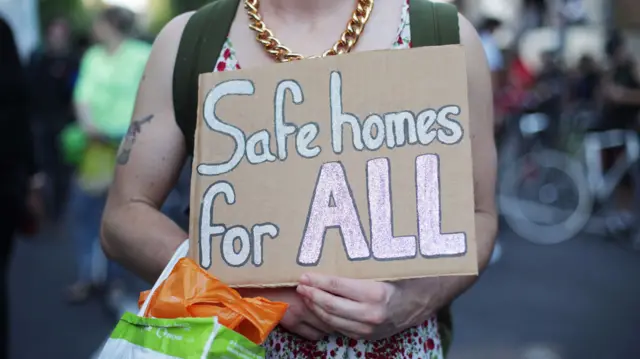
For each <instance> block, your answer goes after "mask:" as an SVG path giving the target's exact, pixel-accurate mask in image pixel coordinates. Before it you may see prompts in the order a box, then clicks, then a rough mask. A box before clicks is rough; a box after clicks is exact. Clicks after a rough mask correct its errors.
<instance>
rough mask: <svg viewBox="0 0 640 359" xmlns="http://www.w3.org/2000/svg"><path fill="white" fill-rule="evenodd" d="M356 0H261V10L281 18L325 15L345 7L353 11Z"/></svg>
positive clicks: (342, 9)
mask: <svg viewBox="0 0 640 359" xmlns="http://www.w3.org/2000/svg"><path fill="white" fill-rule="evenodd" d="M355 6H356V1H354V0H352V1H345V0H261V1H260V9H259V10H260V12H261V13H268V14H269V15H271V16H269V17H274V16H277V17H278V18H280V19H284V20H286V19H290V18H292V19H295V18H298V19H299V18H309V17H315V18H317V17H318V16H324V15H328V14H335V13H336V12H338V13H339V12H342V11H344V9H349V11H353V9H355Z"/></svg>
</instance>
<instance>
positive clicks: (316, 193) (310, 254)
mask: <svg viewBox="0 0 640 359" xmlns="http://www.w3.org/2000/svg"><path fill="white" fill-rule="evenodd" d="M342 72H343V71H338V70H333V71H330V72H328V73H327V74H328V77H329V81H328V82H329V84H328V85H329V86H328V87H329V91H328V96H327V95H325V96H324V101H325V106H327V107H328V112H329V113H328V114H329V116H328V118H327V119H320V118H318V116H312V115H310V117H311V118H312V119H317V120H316V121H309V122H299V121H293V120H291V119H289V118H288V111H287V108H288V107H290V106H291V105H297V106H305V100H306V98H305V89H303V85H302V84H301V83H300V82H299V81H296V80H292V79H289V80H281V81H279V82H278V83H277V84H276V86H275V88H273V87H272V88H271V91H272V92H271V93H272V95H271V99H272V100H271V106H270V107H271V108H270V109H268V110H269V113H270V115H269V117H270V119H271V120H270V121H268V122H267V121H263V123H264V125H263V126H264V127H260V128H258V129H255V128H254V129H252V130H245V129H243V128H242V126H240V125H238V124H237V123H235V122H234V119H231V118H224V116H218V113H219V112H220V110H219V105H220V103H222V102H223V101H224V100H225V99H227V98H233V97H243V96H244V97H247V96H248V97H250V96H257V95H256V92H257V91H258V89H257V86H256V84H255V83H254V82H253V81H252V80H249V79H231V80H226V81H222V82H219V83H217V84H216V85H215V86H214V87H213V88H211V89H210V90H209V91H208V92H206V96H204V98H203V106H202V108H201V114H202V117H203V119H204V122H203V124H204V125H205V126H200V127H199V131H212V132H213V133H214V134H216V135H217V136H223V137H226V139H227V140H228V141H229V140H230V141H231V143H232V145H231V147H229V148H231V149H232V150H231V151H226V156H224V155H222V156H218V157H217V158H216V160H215V161H202V160H201V161H198V162H197V163H196V165H197V166H196V167H195V168H196V173H197V176H199V177H203V178H218V179H217V180H214V181H213V182H212V183H210V185H208V187H207V188H206V189H204V190H203V193H202V196H201V197H200V199H199V202H200V204H201V211H200V212H201V213H200V216H199V219H198V223H197V230H198V241H197V243H198V253H199V260H200V265H201V266H202V267H203V268H206V269H208V268H210V267H211V266H212V264H213V263H215V262H216V261H217V260H218V259H219V260H221V261H222V262H223V263H224V264H225V265H226V266H228V267H234V268H242V267H246V266H253V267H260V266H262V265H264V264H265V262H266V261H267V259H266V258H267V257H265V250H266V248H267V247H268V246H277V245H280V246H282V245H284V243H278V242H279V238H280V236H281V235H282V234H283V233H284V232H285V231H284V230H285V229H286V228H287V227H288V226H297V227H298V228H299V229H300V230H299V231H298V233H293V232H292V231H288V232H287V233H286V236H287V237H288V238H287V241H286V245H287V246H291V245H295V246H296V247H297V248H296V255H295V258H291V259H289V258H273V259H272V260H277V261H283V260H284V261H288V260H294V262H295V263H296V264H297V265H298V266H302V267H309V266H314V267H315V266H318V265H319V264H320V262H321V258H322V257H323V252H324V251H325V250H326V249H325V247H326V242H327V240H328V239H327V237H328V236H327V234H328V233H329V232H330V231H332V230H333V231H337V232H338V233H339V237H340V239H341V242H342V243H341V244H342V245H341V247H342V248H343V253H344V254H346V257H347V259H348V260H349V261H352V262H353V261H363V260H367V259H373V260H375V261H394V260H396V261H397V260H408V259H415V258H418V257H419V256H421V257H423V258H440V257H452V256H461V255H464V254H466V253H467V250H468V248H467V247H468V240H467V239H468V238H467V236H466V234H465V231H464V230H458V231H454V233H443V230H442V210H441V203H442V200H441V190H440V189H441V183H440V180H441V173H440V166H441V161H442V159H441V156H440V155H439V154H438V153H437V152H434V153H427V152H428V151H426V150H427V149H428V147H426V146H434V145H435V146H441V147H442V146H445V147H446V146H456V145H458V144H459V143H461V141H463V139H464V135H465V132H464V131H465V129H464V128H463V125H462V123H461V121H459V120H458V118H459V116H461V114H462V108H461V106H460V105H458V104H452V105H443V106H439V107H437V108H435V107H429V108H423V109H420V110H418V111H416V110H415V108H414V109H413V111H412V110H406V109H404V108H402V107H399V108H397V109H393V112H383V113H375V112H371V111H370V112H368V113H367V114H366V115H364V116H358V115H356V114H354V113H349V112H347V110H348V108H345V106H344V105H345V102H346V101H345V99H344V96H343V85H344V84H343V75H342ZM312 92H313V91H312ZM325 93H326V92H325ZM262 94H264V91H263V92H262ZM316 101H317V100H316ZM262 117H264V116H262ZM323 137H325V138H326V137H328V139H329V141H328V146H326V145H324V143H327V141H326V139H325V140H324V141H322V138H323ZM407 146H415V147H421V148H422V151H421V152H418V153H417V154H415V155H413V157H412V158H403V161H404V162H407V161H408V160H409V161H411V162H412V163H411V164H412V167H413V168H412V172H411V173H406V172H405V173H395V172H394V176H392V167H393V161H394V158H395V157H394V156H392V155H379V154H378V152H382V151H385V154H393V153H395V151H398V150H399V149H401V148H404V147H407ZM327 147H329V148H327ZM326 151H329V153H327V152H326ZM353 153H360V154H366V153H370V154H369V155H367V159H366V160H365V161H361V165H360V166H358V167H355V166H353V165H352V164H349V165H345V163H343V161H341V159H342V158H341V157H342V156H347V155H352V154H353ZM292 156H293V157H295V158H297V159H302V160H305V161H314V159H315V163H316V166H315V168H316V171H315V172H316V175H315V181H314V183H308V184H307V188H309V193H308V194H307V195H306V201H305V202H306V203H305V205H304V207H305V208H304V212H305V213H306V216H304V222H305V223H297V224H296V223H290V221H286V222H284V223H282V222H279V221H274V220H270V219H269V217H272V216H271V213H270V212H269V211H265V212H264V218H259V219H258V220H257V223H255V222H254V223H243V222H245V221H244V220H243V219H239V221H238V223H234V224H231V222H229V221H228V220H225V221H219V220H218V213H221V212H220V211H223V212H224V211H227V210H228V209H230V207H233V206H235V205H237V204H240V203H241V202H240V201H241V199H240V198H237V197H240V196H241V195H240V194H239V193H241V192H238V190H237V188H236V186H234V181H232V180H230V179H229V178H227V177H225V176H227V175H229V174H231V173H235V172H234V171H236V170H237V169H238V168H239V167H242V166H245V167H246V166H247V165H249V166H252V167H251V168H255V170H258V169H259V168H260V167H261V166H269V165H270V164H275V163H282V162H289V161H291V160H292V158H293V157H292ZM318 160H319V161H318ZM355 171H361V172H363V174H364V178H365V183H364V184H365V185H364V186H354V185H352V183H351V181H350V180H349V178H348V177H349V176H350V175H351V174H352V173H354V172H355ZM291 176H293V177H295V174H294V173H292V174H291ZM395 176H412V177H413V181H412V182H413V186H412V187H413V188H412V189H411V191H413V192H414V194H413V195H414V196H415V197H414V198H415V201H414V203H413V205H412V207H413V212H414V213H413V216H414V217H415V223H416V227H415V229H414V230H413V233H407V234H406V235H398V234H397V233H396V230H395V228H394V222H395V219H394V213H395V211H394V210H393V209H394V201H393V196H392V194H393V191H392V188H393V186H392V177H395ZM244 180H246V181H250V180H252V179H251V178H246V179H243V181H244ZM253 180H258V181H276V180H277V179H276V178H262V179H253ZM357 196H364V197H365V198H366V200H365V202H366V208H362V207H363V206H358V204H357V202H358V201H357V200H356V197H357ZM242 200H245V201H252V198H251V197H247V196H245V197H243V198H242ZM245 205H255V204H252V203H247V204H245ZM296 207H299V206H296ZM283 210H286V209H285V208H283ZM223 212H222V213H223ZM367 218H368V221H367V220H366V219H367ZM367 222H368V223H367ZM365 228H366V229H365ZM291 237H297V239H296V240H295V241H294V240H292V239H291ZM213 243H215V244H216V245H219V248H220V249H219V251H218V250H215V251H214V250H213V248H212V244H213ZM214 253H219V256H217V255H216V256H215V257H214ZM344 254H343V255H344Z"/></svg>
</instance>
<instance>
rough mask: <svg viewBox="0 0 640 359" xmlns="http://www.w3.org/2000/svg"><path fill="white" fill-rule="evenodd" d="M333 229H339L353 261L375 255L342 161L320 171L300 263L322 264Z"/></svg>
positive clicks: (304, 236) (348, 254) (299, 255)
mask: <svg viewBox="0 0 640 359" xmlns="http://www.w3.org/2000/svg"><path fill="white" fill-rule="evenodd" d="M329 228H337V229H339V231H340V234H341V235H342V241H343V244H344V246H345V249H346V252H347V257H348V258H349V259H350V260H361V259H366V258H369V257H370V256H371V253H370V251H369V245H368V243H367V240H366V238H365V236H364V232H363V230H362V226H361V225H360V219H359V216H358V210H357V209H356V205H355V202H354V200H353V196H352V195H351V191H350V189H349V184H348V183H347V179H346V175H345V172H344V168H343V167H342V164H340V163H339V162H332V163H325V164H324V165H322V167H321V168H320V175H319V176H318V181H317V182H316V188H315V192H314V194H313V199H312V202H311V208H310V209H309V216H308V218H307V225H306V228H305V230H304V234H303V237H302V243H301V244H300V251H299V254H298V264H300V265H317V264H318V262H319V261H320V256H321V254H322V247H323V245H324V239H325V233H326V231H327V229H329Z"/></svg>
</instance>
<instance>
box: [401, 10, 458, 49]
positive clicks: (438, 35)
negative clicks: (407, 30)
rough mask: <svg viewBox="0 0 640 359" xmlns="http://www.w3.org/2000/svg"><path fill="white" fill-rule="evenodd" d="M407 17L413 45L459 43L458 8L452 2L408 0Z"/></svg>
mask: <svg viewBox="0 0 640 359" xmlns="http://www.w3.org/2000/svg"><path fill="white" fill-rule="evenodd" d="M409 19H410V21H411V43H412V46H413V47H421V46H443V45H458V44H460V25H459V24H458V9H457V8H456V7H455V5H453V4H449V3H443V2H433V1H429V0H410V2H409Z"/></svg>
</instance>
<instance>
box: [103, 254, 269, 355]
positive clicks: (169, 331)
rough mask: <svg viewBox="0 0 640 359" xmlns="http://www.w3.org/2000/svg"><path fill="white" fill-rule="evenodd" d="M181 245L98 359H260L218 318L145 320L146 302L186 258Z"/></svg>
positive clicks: (252, 347) (256, 351)
mask: <svg viewBox="0 0 640 359" xmlns="http://www.w3.org/2000/svg"><path fill="white" fill-rule="evenodd" d="M188 250H189V243H188V242H184V243H183V244H182V245H181V246H180V248H178V250H177V251H176V253H175V254H174V255H173V258H171V261H170V262H169V264H168V265H167V267H166V268H165V269H164V271H163V272H162V274H161V275H160V278H158V281H157V282H156V283H155V285H154V286H153V288H152V289H151V293H150V295H149V296H148V297H147V300H146V301H145V303H144V305H143V306H142V308H141V309H140V311H139V312H138V315H135V314H133V313H125V315H123V316H122V319H120V321H119V322H118V325H117V326H116V328H115V330H114V331H113V333H111V336H110V337H109V339H108V340H107V341H106V343H105V344H104V347H103V348H102V351H101V353H100V355H99V356H98V357H97V358H98V359H213V358H220V359H263V358H264V357H265V351H264V349H263V348H262V347H261V346H259V345H257V344H255V343H253V342H252V341H250V340H249V339H247V338H245V337H244V336H242V335H240V334H238V333H236V332H234V331H233V330H231V329H228V328H226V327H224V326H223V325H221V324H219V323H218V318H217V317H214V318H178V319H157V318H145V317H143V313H145V312H146V309H147V307H148V306H149V301H150V298H152V297H153V293H154V292H155V291H156V290H157V288H158V287H159V286H160V284H161V283H163V282H164V281H165V280H166V279H167V277H169V274H170V273H171V271H172V270H173V267H174V266H175V265H176V263H177V262H178V261H179V260H180V259H181V258H183V257H185V256H186V254H187V252H188Z"/></svg>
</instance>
